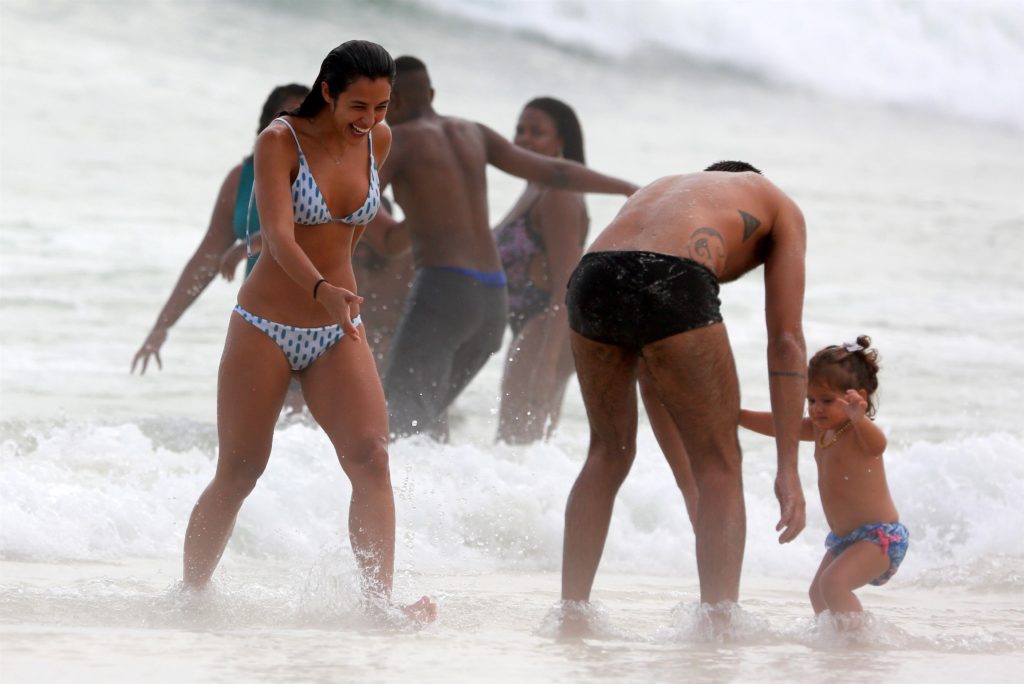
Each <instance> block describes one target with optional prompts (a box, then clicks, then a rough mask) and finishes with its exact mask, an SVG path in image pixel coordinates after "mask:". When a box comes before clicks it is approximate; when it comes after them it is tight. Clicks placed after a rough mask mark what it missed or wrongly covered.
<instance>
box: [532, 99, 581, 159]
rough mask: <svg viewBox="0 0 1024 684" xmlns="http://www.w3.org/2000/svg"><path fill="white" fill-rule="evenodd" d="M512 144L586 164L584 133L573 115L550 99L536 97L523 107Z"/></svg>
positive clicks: (559, 102)
mask: <svg viewBox="0 0 1024 684" xmlns="http://www.w3.org/2000/svg"><path fill="white" fill-rule="evenodd" d="M552 136H553V137H554V138H556V139H557V140H556V141H555V140H552V139H551V138H552ZM515 142H516V144H517V145H519V146H521V147H525V148H526V149H529V150H532V151H534V152H538V153H540V154H547V155H549V156H562V157H564V158H565V159H571V160H572V161H575V162H579V163H580V164H585V163H586V158H585V157H584V154H583V129H582V128H581V127H580V121H579V119H578V118H577V117H576V112H574V111H573V109H572V107H570V106H569V105H567V104H565V103H564V102H562V101H561V100H556V99H555V98H553V97H537V98H534V99H532V100H530V101H529V102H527V103H526V106H524V107H523V112H522V114H520V115H519V123H518V124H517V125H516V138H515Z"/></svg>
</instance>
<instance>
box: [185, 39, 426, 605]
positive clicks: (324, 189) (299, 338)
mask: <svg viewBox="0 0 1024 684" xmlns="http://www.w3.org/2000/svg"><path fill="white" fill-rule="evenodd" d="M394 74H395V65H394V61H393V60H392V59H391V56H390V55H389V54H388V53H387V51H385V50H384V48H382V47H381V46H379V45H377V44H375V43H370V42H366V41H359V40H353V41H349V42H347V43H344V44H342V45H340V46H338V47H337V48H335V49H334V50H332V51H331V52H330V53H329V54H328V55H327V57H326V58H325V59H324V61H323V64H322V66H321V68H320V74H319V75H318V76H317V79H316V81H315V83H314V85H313V89H312V91H311V92H310V93H309V95H308V96H307V97H306V99H305V100H303V102H302V104H301V105H300V106H299V107H298V109H296V110H295V111H294V112H291V113H289V114H288V115H287V116H282V117H279V118H277V119H275V120H274V122H272V124H271V125H270V126H268V127H267V129H266V130H265V131H263V133H261V134H260V136H259V138H257V140H256V147H255V158H256V180H255V190H254V192H255V197H256V204H257V206H258V208H259V214H260V219H261V224H262V241H263V257H262V258H261V259H260V260H259V261H258V262H257V263H256V266H255V268H253V271H252V274H251V275H250V276H249V278H248V279H247V280H246V281H245V283H244V284H243V285H242V288H241V290H239V293H238V304H237V306H236V307H235V309H234V313H232V315H231V320H230V322H229V324H228V333H227V340H226V342H225V345H224V354H223V356H222V357H221V365H220V372H219V375H218V384H217V431H218V437H219V453H218V458H217V470H216V473H215V475H214V477H213V480H212V481H211V482H210V484H209V485H208V486H207V487H206V489H205V490H204V491H203V493H202V495H201V496H200V497H199V501H198V502H197V503H196V506H195V508H194V509H193V511H192V516H191V519H190V520H189V524H188V529H187V531H186V534H185V550H184V555H185V558H184V575H185V576H184V579H185V584H186V585H187V586H189V587H202V586H204V585H205V584H206V583H207V582H208V581H209V579H210V577H211V576H212V575H213V572H214V570H215V568H216V567H217V563H218V561H219V560H220V557H221V554H222V553H223V551H224V548H225V546H226V545H227V542H228V538H229V537H230V535H231V530H232V528H233V527H234V524H235V518H236V516H237V515H238V511H239V509H240V508H241V506H242V502H243V501H244V500H245V498H246V496H248V494H249V492H251V491H252V489H253V487H255V485H256V481H257V480H258V479H259V477H260V475H261V474H262V473H263V470H264V469H265V468H266V465H267V462H268V460H269V458H270V448H271V443H272V441H273V436H274V426H275V424H276V422H277V415H278V413H279V412H280V410H281V405H282V403H283V401H284V398H285V394H286V392H287V390H288V383H289V382H290V380H291V379H292V377H297V378H298V380H299V382H300V383H301V385H302V394H303V396H304V397H305V400H306V406H307V407H308V408H309V410H310V413H311V414H312V416H313V418H314V420H316V422H317V423H319V424H320V426H321V427H322V428H323V430H324V432H325V433H327V436H328V438H330V440H331V442H332V443H333V445H334V448H335V452H336V454H337V457H338V461H339V462H340V464H341V468H342V470H343V471H344V473H345V475H346V476H348V478H349V481H350V482H351V484H352V498H351V502H350V506H349V515H348V528H349V540H350V542H351V544H352V550H353V552H354V553H355V557H356V563H357V565H358V566H359V569H360V571H361V575H362V581H363V590H364V593H365V595H366V597H367V598H368V599H369V600H370V601H371V603H372V604H373V605H379V604H382V603H383V604H388V603H389V602H390V597H391V585H392V577H393V572H394V552H395V502H394V494H393V492H392V488H391V475H390V469H389V465H388V444H387V434H388V414H387V409H386V407H385V403H384V392H383V390H382V389H381V384H380V379H379V378H378V375H377V368H376V366H375V364H374V360H373V353H372V352H371V350H370V347H369V345H368V344H367V342H366V335H365V333H364V332H363V330H362V329H361V319H360V316H359V305H360V303H361V302H362V297H360V296H359V295H358V294H356V292H357V284H356V281H355V277H354V275H353V270H352V251H353V249H354V247H355V245H356V243H357V242H358V240H359V238H360V237H361V236H362V234H363V231H364V230H365V229H366V224H367V223H369V222H370V220H371V219H372V218H373V217H374V216H375V215H376V213H377V209H378V208H379V206H380V183H379V181H378V177H377V167H378V165H380V164H383V163H384V160H385V159H386V158H387V155H388V151H389V150H390V147H391V129H389V128H388V126H387V124H386V123H384V115H385V113H386V112H387V108H388V103H389V100H390V98H391V84H392V81H393V79H394ZM406 610H407V612H408V613H410V614H411V615H413V616H414V617H417V618H421V619H430V618H431V617H433V615H434V614H435V613H436V606H434V604H432V603H431V602H430V600H429V599H427V598H426V597H424V598H423V599H421V600H420V601H419V602H417V603H416V604H413V605H412V606H410V607H408V608H407V609H406Z"/></svg>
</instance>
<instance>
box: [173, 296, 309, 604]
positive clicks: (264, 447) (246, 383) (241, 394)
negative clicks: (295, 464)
mask: <svg viewBox="0 0 1024 684" xmlns="http://www.w3.org/2000/svg"><path fill="white" fill-rule="evenodd" d="M290 377H291V369H290V367H289V366H288V362H287V360H285V357H284V354H283V353H282V352H281V349H280V347H278V346H277V344H275V343H274V342H273V341H272V340H271V339H270V338H269V337H267V335H265V334H264V333H262V332H260V331H259V330H257V329H256V328H254V327H253V326H252V325H250V324H249V323H247V322H246V321H244V320H243V319H242V318H241V317H240V316H236V315H234V314H232V316H231V321H230V323H229V324H228V335H227V341H226V342H225V345H224V354H223V356H222V357H221V362H220V371H219V373H218V378H217V436H218V442H219V444H218V455H217V471H216V473H215V474H214V476H213V480H212V481H211V482H210V484H209V485H207V487H206V489H205V490H204V491H203V493H202V495H200V497H199V501H197V502H196V505H195V507H194V508H193V509H192V516H191V517H190V519H189V522H188V528H187V530H186V531H185V552H184V579H185V584H186V585H188V586H190V587H202V586H204V585H205V584H206V583H207V582H208V581H209V580H210V577H211V576H212V575H213V571H214V570H215V569H216V567H217V563H218V562H220V557H221V554H223V553H224V547H225V546H226V545H227V543H228V538H229V537H230V536H231V530H232V529H233V528H234V525H235V518H236V516H237V515H238V510H239V509H240V508H241V507H242V502H243V501H245V497H247V496H248V495H249V492H251V491H252V489H253V487H255V486H256V481H257V480H258V479H259V477H260V475H262V474H263V470H264V469H265V468H266V467H267V461H268V459H269V458H270V446H271V444H272V442H273V437H274V426H275V425H276V423H277V417H278V414H280V412H281V406H282V404H283V403H284V397H285V393H286V392H287V390H288V382H289V379H290Z"/></svg>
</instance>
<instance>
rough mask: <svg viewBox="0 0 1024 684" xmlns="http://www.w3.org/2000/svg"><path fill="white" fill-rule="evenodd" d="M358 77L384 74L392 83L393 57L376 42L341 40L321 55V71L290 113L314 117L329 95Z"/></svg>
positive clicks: (376, 76) (333, 96) (341, 89)
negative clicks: (336, 45) (325, 54)
mask: <svg viewBox="0 0 1024 684" xmlns="http://www.w3.org/2000/svg"><path fill="white" fill-rule="evenodd" d="M360 78H368V79H370V80H376V79H378V78H386V79H387V80H388V83H391V84H394V82H395V61H394V60H393V59H392V58H391V55H390V54H388V51H387V50H385V49H384V48H383V47H381V46H380V45H378V44H377V43H371V42H370V41H368V40H350V41H347V42H345V43H342V44H341V45H339V46H338V47H336V48H334V49H333V50H331V51H330V52H329V53H327V56H326V57H324V61H323V63H322V64H321V65H320V73H319V74H317V77H316V81H314V82H313V89H312V90H310V91H309V94H308V95H306V99H304V100H303V101H302V104H301V105H299V108H298V109H296V110H295V111H293V112H290V113H291V114H292V115H293V116H300V117H304V118H310V117H313V116H315V115H316V114H317V113H319V112H320V111H321V110H322V109H323V108H324V107H326V106H327V102H328V99H330V100H331V101H333V100H335V99H337V97H338V95H340V94H341V93H343V92H344V91H345V89H346V88H348V87H349V86H350V85H352V83H354V82H355V81H357V80H358V79H360ZM325 87H326V93H325V92H324V90H325Z"/></svg>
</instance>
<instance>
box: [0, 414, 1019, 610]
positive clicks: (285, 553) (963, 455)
mask: <svg viewBox="0 0 1024 684" xmlns="http://www.w3.org/2000/svg"><path fill="white" fill-rule="evenodd" d="M585 447H586V445H585V442H584V436H582V435H572V434H568V435H567V434H561V435H560V436H558V437H557V438H556V439H555V440H554V441H553V442H550V443H546V444H536V445H532V446H527V447H511V446H506V445H485V446H481V445H474V444H463V445H442V444H437V443H435V442H432V441H430V440H427V439H407V440H402V441H399V442H397V443H395V444H393V445H392V448H391V463H392V481H393V483H394V486H395V498H396V506H397V512H398V524H399V529H398V549H397V561H398V569H399V571H409V570H411V569H413V568H415V569H417V570H422V571H424V572H449V571H458V572H470V573H473V572H489V571H502V572H516V571H527V572H529V571H544V572H550V571H556V570H557V569H558V567H559V564H560V558H561V543H562V531H563V512H564V507H565V497H566V496H567V494H568V491H569V488H570V487H571V486H572V482H573V481H574V479H575V477H576V475H577V473H578V472H579V468H580V465H581V463H582V459H583V457H584V454H585ZM766 449H767V447H766ZM1021 452H1022V448H1021V440H1020V438H1019V437H1016V436H1013V435H1008V434H995V435H989V436H977V437H970V438H965V439H960V440H952V441H950V442H944V443H938V444H934V443H926V442H921V443H916V444H913V445H910V446H909V447H906V448H898V447H893V448H891V449H890V453H889V454H887V462H888V466H887V467H888V471H889V480H890V485H891V488H892V490H893V495H894V497H895V499H896V502H897V505H898V507H899V508H900V511H901V514H902V515H901V517H902V519H903V521H904V522H905V523H906V524H907V526H908V527H909V528H910V530H911V549H910V552H909V553H908V555H907V559H906V561H905V562H904V564H903V566H902V567H901V569H900V574H899V575H898V578H897V579H898V580H905V581H908V583H913V582H915V581H916V582H918V583H920V584H921V586H923V587H931V586H936V585H937V584H938V585H941V584H943V583H945V582H957V583H959V584H961V585H962V584H965V583H966V584H967V585H969V586H972V587H974V588H976V589H977V590H979V591H992V592H1001V591H1010V592H1013V591H1019V590H1020V588H1021V582H1022V573H1021V570H1020V559H1021V558H1024V541H1022V540H1021V538H1020V535H1019V534H1017V533H1016V531H1017V530H1018V529H1020V528H1021V527H1022V526H1024V511H1022V509H1021V508H1020V506H1019V502H1020V501H1021V499H1024V472H1021V471H1022V468H1024V465H1022V462H1021V459H1020V454H1021ZM638 454H639V455H638V458H637V461H636V463H635V465H634V468H633V471H632V473H631V474H630V477H629V478H628V479H627V481H626V483H625V485H624V486H623V488H622V490H621V492H620V494H619V497H618V499H617V502H616V509H615V516H614V519H613V524H612V528H611V532H610V535H609V539H608V543H607V546H606V550H605V556H604V561H603V564H602V568H603V569H605V570H608V571H613V572H627V573H635V572H641V573H645V574H663V575H666V576H675V575H680V574H682V575H686V574H690V575H692V576H695V575H696V564H695V560H694V557H693V544H694V538H693V533H692V530H691V528H690V523H689V520H688V519H687V517H686V511H685V508H684V506H683V502H682V497H681V495H680V494H679V492H678V490H677V489H676V486H675V483H674V480H673V478H672V477H671V474H670V472H669V470H668V467H667V466H666V465H665V463H664V460H663V459H662V458H661V455H660V453H659V452H658V449H657V445H656V444H655V443H654V440H653V438H652V437H650V436H647V435H644V434H642V435H641V436H640V441H639V444H638ZM767 456H768V454H767V451H766V453H765V454H757V453H748V457H747V459H746V461H745V473H744V478H745V486H746V500H747V514H748V533H747V551H746V557H745V570H746V571H752V572H754V573H757V574H758V575H761V576H765V577H782V578H788V577H792V576H793V574H794V568H804V569H805V572H804V573H803V574H806V575H807V578H808V581H809V578H810V575H811V574H813V570H814V568H815V567H817V564H818V562H820V559H821V554H822V553H823V547H822V540H823V539H824V536H825V533H826V532H827V528H826V527H825V525H824V520H823V517H822V514H821V511H820V505H819V504H818V503H817V494H816V492H815V491H814V481H815V479H814V473H813V463H812V462H811V459H809V458H805V459H803V463H802V465H801V469H802V473H801V476H802V479H803V482H804V486H805V495H806V497H807V501H808V528H807V530H805V531H804V533H803V534H802V535H801V536H800V537H799V538H798V539H797V540H795V541H794V542H792V543H791V544H788V545H786V546H782V547H780V546H779V544H778V542H777V540H776V536H777V533H775V532H774V524H775V521H776V520H777V518H778V504H777V502H776V501H775V498H774V495H773V494H772V482H773V478H774V459H772V458H770V457H767ZM214 463H215V446H214V444H213V442H212V440H211V438H210V433H209V425H207V424H198V423H197V424H195V425H187V424H185V423H183V422H182V421H180V420H176V421H173V425H167V426H164V428H158V427H154V425H153V424H152V423H151V422H146V423H143V424H135V423H126V424H110V425H103V424H97V423H75V422H70V421H68V422H59V423H53V424H50V425H38V424H35V425H33V424H26V423H13V422H6V423H3V424H2V425H0V521H2V525H0V557H2V558H6V559H11V560H28V561H52V560H60V559H72V560H83V561H92V560H95V561H108V560H113V559H118V558H123V557H135V558H156V559H168V558H175V557H178V556H179V555H180V553H181V543H182V539H183V535H184V530H185V525H186V523H187V520H188V515H189V511H190V510H191V508H192V505H193V504H194V502H195V499H196V497H197V496H198V495H199V493H200V492H201V491H202V489H203V487H205V485H206V483H207V482H208V480H209V478H210V477H211V476H212V474H213V468H214ZM348 491H349V484H348V481H347V480H346V479H345V477H344V476H343V474H342V473H341V470H340V468H338V465H337V459H336V457H335V455H334V453H333V450H332V447H331V445H330V442H329V441H328V440H327V439H326V438H325V437H324V435H323V434H322V432H321V431H320V430H319V429H317V428H316V427H315V426H312V425H309V424H307V423H304V422H301V421H297V422H291V423H289V424H282V425H281V426H279V428H278V430H277V434H276V435H275V451H274V454H273V456H272V458H271V460H270V464H269V466H268V468H267V471H266V473H265V474H264V476H263V477H262V479H261V480H260V483H259V485H258V486H257V488H256V490H255V491H254V492H253V494H252V495H250V497H249V499H248V500H247V501H246V504H245V506H244V507H243V509H242V512H241V514H240V515H239V519H238V524H237V527H236V530H235V534H234V537H233V538H232V540H231V543H230V544H229V547H228V554H229V555H235V554H237V555H241V556H247V557H250V558H267V559H277V560H288V559H303V561H302V562H303V563H304V564H305V565H306V566H312V565H315V564H316V562H317V561H316V559H317V558H320V557H322V556H323V554H324V553H325V552H330V553H333V552H334V551H336V550H337V549H338V548H341V547H343V546H344V542H343V540H344V539H345V535H344V530H345V529H346V525H347V523H346V517H347V504H346V502H347V500H348ZM993 521H997V522H996V523H995V524H993ZM325 550H326V551H325ZM342 555H345V554H344V553H343V554H342ZM951 566H952V567H956V568H975V569H976V570H977V571H976V572H967V571H964V572H955V573H953V575H952V576H951V575H950V574H949V573H950V571H949V568H950V567H951Z"/></svg>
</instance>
